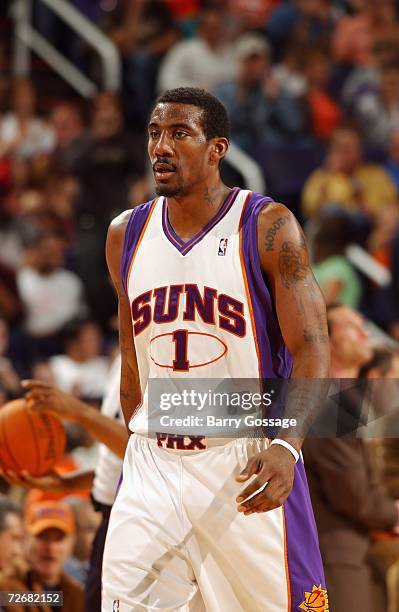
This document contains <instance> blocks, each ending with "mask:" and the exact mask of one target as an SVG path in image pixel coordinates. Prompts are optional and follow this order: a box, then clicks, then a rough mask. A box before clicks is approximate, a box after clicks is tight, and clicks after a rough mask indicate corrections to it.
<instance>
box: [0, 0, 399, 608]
mask: <svg viewBox="0 0 399 612" xmlns="http://www.w3.org/2000/svg"><path fill="white" fill-rule="evenodd" d="M9 4H10V3H9ZM71 4H74V5H75V6H76V7H77V8H78V9H79V10H80V11H81V12H82V13H83V14H85V15H86V16H87V17H88V18H89V19H91V20H92V21H94V22H96V23H97V24H98V25H99V27H101V28H102V29H103V30H104V31H105V32H106V33H107V34H108V35H109V36H110V37H111V39H112V40H113V41H114V43H115V44H116V46H117V47H118V49H119V51H120V53H121V56H122V64H123V78H122V90H121V92H120V93H119V94H114V93H109V92H101V93H98V94H97V95H95V96H94V97H93V99H91V100H82V99H81V98H79V97H78V96H76V94H75V95H74V94H73V93H72V92H70V94H69V95H65V94H63V95H61V96H57V95H54V94H52V95H49V94H48V92H46V90H45V88H44V89H43V88H39V87H37V84H36V82H35V80H34V79H27V78H14V77H13V76H12V74H11V70H10V64H11V48H10V46H9V45H7V44H6V43H4V45H3V47H1V44H2V43H1V41H0V404H3V403H5V402H6V401H8V400H10V399H13V398H16V397H19V396H21V395H22V389H21V386H20V380H21V378H27V377H29V378H36V379H40V380H44V381H46V382H48V383H50V384H54V385H56V386H58V387H59V388H61V389H62V390H63V391H65V392H67V393H71V394H73V395H75V396H77V397H79V398H80V399H82V400H84V401H85V402H88V403H90V404H92V405H94V406H99V405H100V403H101V401H102V399H103V396H104V393H105V384H106V378H107V372H108V369H109V367H110V364H111V362H112V359H113V357H114V355H115V346H116V344H117V338H116V300H115V297H114V293H113V289H112V287H111V284H110V281H109V277H108V274H107V271H106V265H105V259H104V243H105V237H106V232H107V228H108V225H109V222H110V221H111V219H112V218H113V217H115V216H116V215H117V214H118V213H119V212H121V211H122V210H124V209H126V208H129V207H133V206H135V205H137V204H139V203H141V202H143V201H146V200H147V199H150V198H151V197H152V195H153V193H152V184H151V180H150V179H149V178H148V173H147V160H146V120H147V116H148V113H149V111H150V109H151V105H152V104H153V102H154V100H155V98H156V96H157V94H159V93H161V92H163V91H164V90H165V89H168V88H173V87H178V86H199V87H203V88H205V89H208V90H210V91H212V92H214V93H215V94H216V95H217V96H218V97H219V98H220V99H221V100H222V102H223V103H224V104H225V106H226V107H227V110H228V112H229V116H230V120H231V131H232V140H233V142H235V143H236V144H237V145H238V146H239V147H241V148H242V149H243V150H244V151H245V152H246V153H247V154H248V155H249V156H251V157H253V158H254V159H255V160H256V161H257V163H258V164H259V165H260V166H261V168H262V171H263V173H264V177H265V181H266V191H267V194H268V195H270V196H271V197H273V198H274V199H276V200H278V201H282V202H284V203H285V204H287V205H288V206H289V208H291V209H292V210H293V211H294V213H295V214H296V215H297V217H298V219H299V220H300V222H301V224H302V225H303V228H304V230H305V233H306V235H307V237H308V239H309V245H310V250H311V256H312V262H313V269H314V273H315V275H316V278H317V280H318V282H319V284H320V286H321V289H322V291H323V294H324V296H325V299H326V303H327V304H329V305H337V304H341V305H344V306H347V307H350V308H352V309H355V310H357V311H360V312H361V313H363V314H364V315H365V316H366V317H367V318H368V319H369V320H371V321H373V322H374V323H375V324H377V325H378V326H379V327H380V328H381V329H382V330H384V331H385V333H386V334H387V338H389V340H390V341H394V340H396V341H399V201H398V195H399V193H398V191H399V3H398V2H395V0H291V1H288V0H251V1H249V0H214V1H213V2H201V1H200V0H186V1H185V0H163V1H162V0H135V1H134V2H130V1H128V0H125V1H121V0H120V1H119V2H118V0H101V1H100V0H97V1H96V2H94V1H89V0H73V1H72V0H71ZM33 6H34V12H33V19H34V23H35V27H36V28H37V29H38V31H39V32H41V34H42V35H43V36H45V37H46V39H47V40H48V41H50V42H52V43H53V44H54V45H55V46H57V48H59V49H60V50H61V51H62V52H63V53H65V54H66V55H67V57H68V58H69V59H70V60H71V61H73V62H74V63H77V64H78V65H79V66H80V67H81V68H82V70H84V71H85V72H86V73H87V74H89V75H90V76H91V77H92V78H93V79H94V80H95V81H99V66H98V63H97V61H96V59H95V57H94V56H93V54H92V52H91V51H90V50H89V48H88V47H87V46H86V45H85V44H84V43H83V42H82V41H81V40H80V39H79V38H78V37H77V36H76V34H74V33H73V32H71V31H70V30H69V29H68V28H67V27H65V26H64V25H63V24H62V23H61V22H60V21H59V20H58V19H57V18H56V17H55V16H54V15H53V14H52V13H51V12H50V11H49V10H48V8H47V7H46V6H45V4H44V3H40V2H34V3H33ZM6 9H7V3H5V5H4V7H3V8H2V9H1V11H2V15H3V18H5V19H6V18H7V13H6ZM34 65H35V63H34ZM223 174H224V176H225V180H226V181H227V182H228V183H230V184H233V183H235V184H237V183H238V184H240V185H242V184H243V177H242V176H240V175H239V174H238V173H237V171H236V170H234V169H233V168H231V167H230V166H229V165H228V164H227V163H226V164H225V166H224V168H223ZM249 187H250V186H249ZM354 246H357V247H360V249H358V251H356V249H355V250H354V248H353V247H354ZM354 252H355V253H359V252H360V253H361V261H363V265H361V262H360V264H359V258H356V257H355V256H354V255H353V253H354ZM367 254H368V255H369V256H370V257H372V258H373V259H367ZM154 256H155V254H154ZM365 257H366V259H365ZM364 261H365V262H366V263H365V264H364ZM376 262H377V264H378V266H377V268H376V270H377V272H375V274H373V275H370V274H369V271H370V270H371V269H374V268H373V266H375V263H376ZM381 279H382V280H381ZM349 340H350V341H352V342H354V343H356V342H357V341H358V339H357V338H355V337H352V338H349ZM349 340H348V342H349ZM371 357H372V355H371V353H370V354H369V355H368V358H367V359H366V358H364V359H363V358H362V359H359V360H358V361H356V359H355V361H354V364H355V369H354V370H353V377H357V375H358V369H359V367H360V366H363V365H364V364H365V363H366V362H368V361H369V360H370V359H371ZM391 357H392V356H391ZM345 358H346V356H344V357H343V359H344V361H345ZM351 358H352V356H349V357H348V359H349V361H350V359H351ZM371 369H372V368H371ZM377 369H378V368H377ZM381 371H382V370H381ZM339 375H340V374H339V373H338V374H337V376H339ZM345 376H346V375H345ZM396 377H397V375H396ZM68 441H69V446H68V450H70V451H71V454H70V455H68V458H67V459H66V461H65V465H64V468H63V469H65V470H66V471H68V470H69V471H73V470H75V469H79V468H81V469H91V468H93V467H94V465H95V462H96V452H97V451H96V445H95V443H94V440H93V439H92V438H91V437H90V436H89V435H88V434H87V431H85V430H84V429H83V428H82V427H79V426H77V425H73V424H71V423H69V426H68ZM385 450H386V449H385ZM385 450H384V449H383V450H381V449H380V451H378V452H379V453H380V455H381V453H385ZM340 452H341V451H340ZM359 452H360V451H359ZM362 452H363V451H362ZM395 452H396V453H397V452H398V451H397V449H396V451H395ZM377 454H378V453H377ZM380 455H378V456H380ZM358 456H359V455H358ZM384 456H385V455H384ZM396 460H397V461H398V463H396V465H395V467H394V471H395V473H396V472H397V470H398V465H399V459H398V456H397V455H396ZM341 468H342V466H341ZM317 469H318V468H315V470H316V471H317ZM323 469H324V468H323ZM381 469H382V468H381ZM384 469H385V468H384ZM391 471H392V468H391ZM366 482H367V480H366ZM387 486H388V485H387ZM2 487H3V491H4V492H7V491H8V489H9V485H8V484H7V483H6V482H4V483H3V485H2ZM387 494H388V493H387ZM389 495H390V496H391V498H392V499H395V500H396V499H398V498H399V489H398V488H396V489H394V492H392V491H391V492H390V493H389ZM17 497H18V496H17ZM35 499H36V498H35ZM40 499H41V498H40ZM36 501H37V499H36ZM72 505H73V511H74V513H75V522H76V526H77V527H76V528H74V529H73V533H75V531H76V529H77V533H78V538H77V542H78V544H79V542H80V543H82V539H81V537H80V535H79V529H80V527H79V525H80V524H82V525H84V526H83V527H82V529H83V531H84V532H85V533H86V532H87V533H89V531H90V532H91V533H92V534H93V533H94V530H95V523H96V519H95V514H93V512H92V511H91V509H90V504H89V501H88V499H87V493H86V497H83V498H82V499H80V500H79V503H77V504H74V503H73V504H72ZM82 508H83V509H82ZM340 511H342V508H340V509H338V508H337V512H340ZM63 512H65V521H64V522H65V525H66V527H65V529H64V532H65V534H66V536H65V538H66V539H67V536H68V537H69V536H70V534H71V528H70V527H68V528H67V526H68V525H71V521H72V518H70V515H69V512H70V510H69V509H68V508H67V509H66V510H63ZM4 516H6V517H8V518H7V521H8V522H9V521H11V522H12V523H13V527H14V528H15V529H14V539H15V542H16V546H17V542H18V541H19V535H18V534H20V530H19V529H20V523H18V525H19V527H18V526H16V525H17V522H18V521H20V519H19V511H18V509H17V508H11V509H10V508H8V510H7V509H6V510H3V509H2V507H1V505H0V542H1V537H2V535H1V533H2V531H4V524H5V519H4ZM10 516H11V519H10ZM82 517H83V518H82ZM30 520H31V523H29V525H31V524H33V523H34V516H33V518H32V519H30ZM351 520H353V521H355V522H356V520H357V519H356V518H354V517H352V519H351ZM68 521H69V522H68ZM373 521H374V519H373V518H372V519H370V521H369V523H367V521H366V520H363V519H361V520H359V529H360V530H363V531H365V530H366V529H368V528H369V526H370V525H371V526H372V525H374V524H377V527H378V528H381V529H388V528H391V527H392V522H393V521H391V523H390V521H389V520H386V521H385V523H384V520H381V521H379V522H378V520H376V521H374V522H373ZM68 529H69V531H68ZM29 530H30V531H29ZM33 531H34V529H33V530H32V528H31V527H29V529H28V532H29V533H30V535H29V537H30V538H31V544H32V546H31V550H33V552H32V553H31V554H32V555H33V556H32V559H33V561H32V563H39V565H40V549H39V553H37V551H36V552H35V537H36V538H37V536H35V534H33ZM71 541H72V538H70V540H68V542H69V544H68V545H65V547H64V548H62V547H60V550H61V552H59V553H58V552H57V553H54V556H55V557H56V558H59V559H60V561H59V565H60V567H61V566H63V564H64V562H65V560H66V559H67V558H69V562H68V564H67V566H66V567H67V568H68V567H69V571H70V573H72V574H74V575H75V577H78V578H79V579H80V580H81V582H84V578H82V575H83V576H84V572H83V574H82V572H81V570H82V568H83V567H84V565H85V564H87V563H88V552H87V550H85V552H84V553H82V552H81V551H80V549H79V548H78V550H76V549H75V553H74V556H73V557H72V558H71V555H72V545H71ZM49 546H50V545H49ZM88 548H89V547H88ZM1 549H2V547H1V545H0V573H1V569H2V562H1V552H2V550H1ZM57 550H58V549H57ZM341 552H342V551H341ZM35 554H36V557H35ZM37 555H39V557H38V556H37ZM43 555H44V558H45V559H46V552H44V553H43ZM57 555H59V556H58V557H57ZM395 555H396V556H395ZM47 556H50V557H51V554H50V553H48V555H47ZM37 558H39V561H36V559H37ZM392 558H393V559H397V558H399V553H398V550H397V549H396V552H395V553H393V555H392ZM77 560H78V561H79V562H78V561H77ZM47 561H48V559H47ZM4 565H5V563H3V567H4ZM380 565H381V564H380ZM76 568H78V569H79V572H80V573H79V572H78V571H77V570H76ZM384 571H385V570H384ZM398 573H399V572H398ZM59 579H60V578H59V576H58V580H59ZM392 580H393V582H394V584H396V585H397V584H399V581H398V579H397V578H393V579H392ZM395 580H396V582H395ZM395 588H396V587H395ZM398 588H399V587H398ZM398 600H399V598H398ZM74 605H75V604H74ZM75 609H77V608H75ZM353 609H357V608H356V601H355V602H354V607H353ZM358 609H360V608H358ZM378 609H380V608H378ZM381 609H382V608H381ZM393 610H397V608H392V611H393ZM390 612H391V609H390Z"/></svg>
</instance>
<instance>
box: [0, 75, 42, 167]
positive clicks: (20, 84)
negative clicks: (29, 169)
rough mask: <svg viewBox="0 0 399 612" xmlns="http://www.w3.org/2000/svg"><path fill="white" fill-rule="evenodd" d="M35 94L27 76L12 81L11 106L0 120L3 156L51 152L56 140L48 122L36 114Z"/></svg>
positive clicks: (0, 145) (0, 146)
mask: <svg viewBox="0 0 399 612" xmlns="http://www.w3.org/2000/svg"><path fill="white" fill-rule="evenodd" d="M35 106H36V94H35V90H34V87H33V83H32V82H31V81H29V80H28V79H17V80H15V81H14V83H13V101H12V110H11V112H9V113H7V114H6V115H5V116H4V118H3V120H2V121H1V123H0V157H3V156H5V155H14V154H15V155H17V156H19V157H22V158H28V157H32V156H34V155H38V154H40V153H48V152H49V151H50V150H51V149H52V147H53V142H54V136H53V132H52V130H51V128H50V127H49V125H48V124H47V123H46V122H45V121H43V120H42V119H39V118H38V117H37V116H36V114H35Z"/></svg>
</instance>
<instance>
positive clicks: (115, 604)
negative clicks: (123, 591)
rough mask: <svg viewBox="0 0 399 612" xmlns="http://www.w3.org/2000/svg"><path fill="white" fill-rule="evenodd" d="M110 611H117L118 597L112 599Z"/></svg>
mask: <svg viewBox="0 0 399 612" xmlns="http://www.w3.org/2000/svg"><path fill="white" fill-rule="evenodd" d="M112 612H119V599H114V601H113V603H112Z"/></svg>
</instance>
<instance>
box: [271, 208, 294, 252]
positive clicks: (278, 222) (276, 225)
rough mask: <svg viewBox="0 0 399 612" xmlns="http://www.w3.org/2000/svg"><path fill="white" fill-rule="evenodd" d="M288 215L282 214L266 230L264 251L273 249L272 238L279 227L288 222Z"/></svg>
mask: <svg viewBox="0 0 399 612" xmlns="http://www.w3.org/2000/svg"><path fill="white" fill-rule="evenodd" d="M290 219H291V217H290V215H283V216H282V217H279V218H278V219H276V221H274V222H273V224H272V226H271V227H269V229H268V230H267V232H266V251H273V247H274V239H275V237H276V234H277V232H278V230H279V229H280V227H283V225H285V224H286V223H289V222H290Z"/></svg>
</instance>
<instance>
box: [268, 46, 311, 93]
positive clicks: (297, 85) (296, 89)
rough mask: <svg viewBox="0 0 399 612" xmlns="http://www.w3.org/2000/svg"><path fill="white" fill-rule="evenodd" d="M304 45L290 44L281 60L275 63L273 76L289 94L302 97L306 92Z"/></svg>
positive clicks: (272, 70) (272, 71)
mask: <svg viewBox="0 0 399 612" xmlns="http://www.w3.org/2000/svg"><path fill="white" fill-rule="evenodd" d="M303 55H304V53H303V46H302V45H296V44H291V45H288V46H287V48H286V50H285V53H284V55H283V57H282V59H281V61H280V62H278V63H275V64H273V66H272V69H271V74H272V77H273V78H275V79H276V81H277V82H278V83H279V84H280V86H281V88H282V89H283V90H284V91H286V92H287V93H288V94H289V95H291V96H293V97H294V98H296V97H301V96H303V95H304V94H305V92H306V77H305V75H304V74H303V59H304V58H303Z"/></svg>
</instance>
